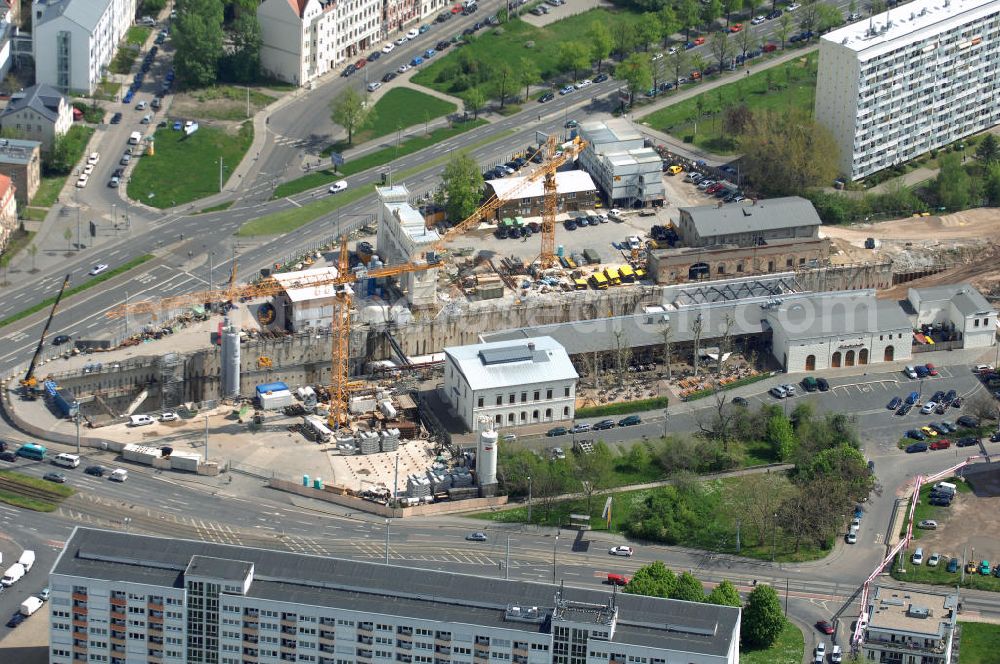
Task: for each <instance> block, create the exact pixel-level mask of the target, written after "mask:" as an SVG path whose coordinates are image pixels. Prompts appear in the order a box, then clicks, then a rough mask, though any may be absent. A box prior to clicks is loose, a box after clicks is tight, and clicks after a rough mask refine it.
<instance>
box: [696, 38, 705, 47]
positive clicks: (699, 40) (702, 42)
mask: <svg viewBox="0 0 1000 664" xmlns="http://www.w3.org/2000/svg"><path fill="white" fill-rule="evenodd" d="M704 43H705V38H704V37H695V39H694V45H695V46H701V45H702V44H704Z"/></svg>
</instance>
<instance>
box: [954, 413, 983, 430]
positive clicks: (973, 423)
mask: <svg viewBox="0 0 1000 664" xmlns="http://www.w3.org/2000/svg"><path fill="white" fill-rule="evenodd" d="M958 426H961V427H966V428H969V429H975V428H976V427H978V426H979V418H978V417H973V416H972V415H962V416H961V417H960V418H958Z"/></svg>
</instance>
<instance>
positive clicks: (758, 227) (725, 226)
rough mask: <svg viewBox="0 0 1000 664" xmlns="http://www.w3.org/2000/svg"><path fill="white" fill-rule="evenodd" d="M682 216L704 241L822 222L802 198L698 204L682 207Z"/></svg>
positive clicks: (808, 203) (811, 206) (815, 224)
mask: <svg viewBox="0 0 1000 664" xmlns="http://www.w3.org/2000/svg"><path fill="white" fill-rule="evenodd" d="M681 213H682V214H683V213H687V214H688V215H690V217H691V223H692V224H694V228H695V230H696V231H697V232H698V237H701V238H706V237H714V236H716V235H734V234H738V233H752V232H754V231H769V230H776V229H779V228H794V227H796V226H819V225H820V223H821V222H820V219H819V215H818V214H816V208H814V207H813V204H812V203H810V202H809V201H807V200H806V199H804V198H802V197H800V196H787V197H785V198H768V199H766V200H758V201H757V202H756V203H753V204H751V205H722V206H718V205H699V206H697V207H686V208H681Z"/></svg>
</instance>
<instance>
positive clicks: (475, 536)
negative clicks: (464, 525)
mask: <svg viewBox="0 0 1000 664" xmlns="http://www.w3.org/2000/svg"><path fill="white" fill-rule="evenodd" d="M465 539H467V540H469V541H470V542H485V541H486V540H487V539H489V538H488V537H486V533H484V532H482V531H478V530H477V531H476V532H474V533H469V534H468V535H466V536H465Z"/></svg>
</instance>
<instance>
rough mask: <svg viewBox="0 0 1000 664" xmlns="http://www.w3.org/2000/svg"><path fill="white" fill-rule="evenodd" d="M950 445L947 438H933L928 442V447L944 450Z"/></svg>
mask: <svg viewBox="0 0 1000 664" xmlns="http://www.w3.org/2000/svg"><path fill="white" fill-rule="evenodd" d="M949 447H951V441H950V440H948V439H947V438H942V439H941V440H935V441H934V442H933V443H931V444H930V446H929V449H932V450H946V449H948V448H949Z"/></svg>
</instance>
